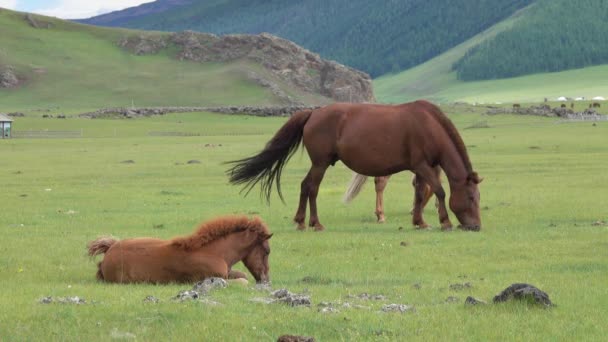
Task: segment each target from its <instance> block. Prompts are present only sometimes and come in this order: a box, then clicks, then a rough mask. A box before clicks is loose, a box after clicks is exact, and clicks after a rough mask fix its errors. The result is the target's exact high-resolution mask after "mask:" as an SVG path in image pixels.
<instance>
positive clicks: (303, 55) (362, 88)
mask: <svg viewBox="0 0 608 342" xmlns="http://www.w3.org/2000/svg"><path fill="white" fill-rule="evenodd" d="M119 45H120V46H121V47H123V48H125V49H127V50H129V51H131V52H132V53H135V54H140V55H141V54H154V53H157V52H159V51H160V50H162V49H164V48H165V47H167V46H169V45H172V46H175V47H177V48H178V52H177V54H176V58H178V59H180V60H190V61H196V62H231V61H236V60H240V59H243V60H250V61H253V62H256V63H258V64H260V65H262V66H263V67H264V68H265V69H266V70H268V71H270V72H271V74H272V75H273V76H275V77H277V78H278V79H280V80H282V81H284V82H286V83H287V84H289V85H291V86H293V87H295V88H297V89H299V90H302V91H305V92H310V93H315V94H321V95H323V96H325V97H328V98H330V99H332V100H334V101H343V102H374V101H375V98H374V95H373V89H372V80H371V78H370V76H369V75H368V74H366V73H364V72H361V71H358V70H355V69H353V68H349V67H347V66H344V65H342V64H339V63H336V62H333V61H329V60H325V59H322V58H321V57H320V56H319V55H318V54H315V53H313V52H311V51H309V50H306V49H304V48H302V47H300V46H298V45H296V44H295V43H293V42H291V41H289V40H286V39H282V38H279V37H276V36H273V35H271V34H267V33H262V34H259V35H247V34H234V35H225V36H217V35H214V34H206V33H196V32H192V31H184V32H179V33H173V34H170V35H157V36H151V35H134V36H129V37H125V38H123V39H121V41H120V42H119ZM258 78H259V75H258ZM266 81H267V82H272V81H271V80H268V79H266Z"/></svg>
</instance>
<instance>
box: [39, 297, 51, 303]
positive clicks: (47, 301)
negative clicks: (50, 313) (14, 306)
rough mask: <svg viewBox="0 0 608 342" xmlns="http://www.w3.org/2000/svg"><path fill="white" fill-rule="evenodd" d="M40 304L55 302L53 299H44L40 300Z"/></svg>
mask: <svg viewBox="0 0 608 342" xmlns="http://www.w3.org/2000/svg"><path fill="white" fill-rule="evenodd" d="M38 302H39V303H40V304H51V303H52V302H53V297H51V296H49V297H42V299H40V300H39V301H38Z"/></svg>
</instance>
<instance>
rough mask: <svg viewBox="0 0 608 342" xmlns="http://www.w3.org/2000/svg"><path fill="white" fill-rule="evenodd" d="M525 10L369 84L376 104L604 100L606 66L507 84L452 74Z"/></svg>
mask: <svg viewBox="0 0 608 342" xmlns="http://www.w3.org/2000/svg"><path fill="white" fill-rule="evenodd" d="M527 10H528V9H525V10H523V11H521V12H520V13H516V14H515V15H513V16H512V17H510V18H508V19H507V20H504V21H501V22H500V23H498V24H496V25H494V26H492V27H490V28H489V29H488V30H486V31H484V32H482V33H480V34H478V35H476V36H474V37H473V38H471V39H469V40H467V41H465V42H463V43H461V44H459V45H458V46H456V47H454V48H452V49H450V50H448V51H446V52H444V53H442V54H441V55H439V56H437V57H435V58H433V59H431V60H429V61H427V62H425V63H423V64H420V65H418V66H416V67H414V68H411V69H408V70H406V71H403V72H400V73H395V74H389V75H384V76H382V77H379V78H377V79H375V80H374V92H375V94H376V98H377V99H378V101H380V102H384V103H402V102H407V101H412V100H416V99H420V98H426V99H428V100H432V101H435V102H438V103H446V102H468V103H480V104H484V103H485V104H496V103H501V102H502V103H505V102H521V103H531V102H536V103H538V102H542V101H544V99H545V98H547V99H549V100H553V101H555V100H556V99H557V98H558V97H561V96H565V97H569V98H579V97H584V98H586V99H591V98H593V97H595V96H602V97H607V98H608V82H606V80H607V79H608V64H604V65H599V66H593V67H586V68H582V69H573V70H567V71H561V72H552V73H538V74H532V75H525V76H519V77H513V78H506V79H496V80H480V81H462V80H459V79H458V77H457V72H456V71H455V70H454V69H453V65H454V63H456V62H457V61H459V60H460V59H461V58H462V57H463V56H465V54H466V53H467V51H469V50H470V49H471V48H472V47H475V46H478V45H480V44H483V43H484V42H486V41H491V40H492V39H493V38H494V37H496V36H497V35H498V34H500V33H501V32H507V31H508V30H509V29H511V28H512V27H517V25H518V24H519V23H520V22H521V21H522V20H524V19H525V14H526V12H527Z"/></svg>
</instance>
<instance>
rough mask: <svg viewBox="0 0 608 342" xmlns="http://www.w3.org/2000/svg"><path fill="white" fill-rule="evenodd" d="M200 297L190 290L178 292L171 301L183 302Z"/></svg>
mask: <svg viewBox="0 0 608 342" xmlns="http://www.w3.org/2000/svg"><path fill="white" fill-rule="evenodd" d="M199 297H200V295H199V293H198V292H196V291H192V290H184V291H180V292H179V293H178V294H177V296H175V297H173V298H172V299H173V300H176V301H180V302H185V301H187V300H195V299H198V298H199Z"/></svg>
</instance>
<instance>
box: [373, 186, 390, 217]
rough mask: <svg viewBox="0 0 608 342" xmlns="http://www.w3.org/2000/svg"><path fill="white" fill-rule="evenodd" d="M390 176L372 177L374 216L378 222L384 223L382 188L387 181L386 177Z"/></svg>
mask: <svg viewBox="0 0 608 342" xmlns="http://www.w3.org/2000/svg"><path fill="white" fill-rule="evenodd" d="M390 177H391V176H384V177H376V178H374V184H375V185H376V217H377V218H378V223H384V221H385V217H384V188H386V184H387V183H388V179H389V178H390Z"/></svg>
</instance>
